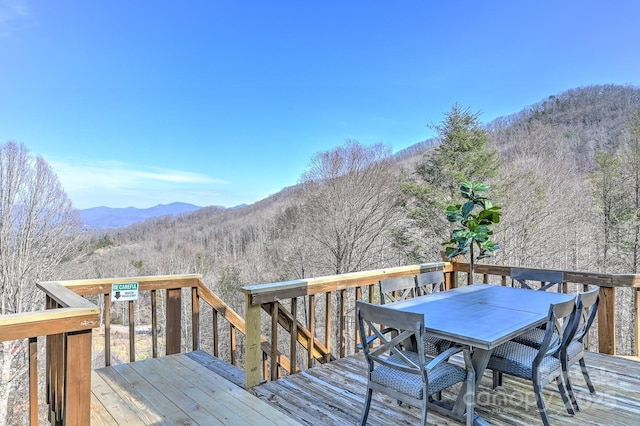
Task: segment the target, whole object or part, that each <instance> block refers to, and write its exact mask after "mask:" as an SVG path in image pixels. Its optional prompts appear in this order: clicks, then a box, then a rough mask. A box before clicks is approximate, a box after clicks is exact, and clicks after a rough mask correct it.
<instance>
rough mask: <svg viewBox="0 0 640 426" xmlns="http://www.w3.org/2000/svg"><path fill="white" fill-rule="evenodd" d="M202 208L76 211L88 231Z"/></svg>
mask: <svg viewBox="0 0 640 426" xmlns="http://www.w3.org/2000/svg"><path fill="white" fill-rule="evenodd" d="M201 208H202V207H200V206H195V205H193V204H188V203H171V204H159V205H157V206H154V207H149V208H148V209H138V208H135V207H126V208H112V207H93V208H90V209H83V210H78V213H79V214H80V218H81V219H82V221H83V222H84V224H85V226H86V227H87V228H88V229H94V230H99V229H108V228H122V227H124V226H128V225H131V224H133V223H137V222H144V221H145V220H147V219H151V218H154V217H160V216H167V215H171V216H178V215H181V214H184V213H191V212H193V211H196V210H199V209H201Z"/></svg>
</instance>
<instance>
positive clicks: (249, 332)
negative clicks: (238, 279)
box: [244, 293, 262, 389]
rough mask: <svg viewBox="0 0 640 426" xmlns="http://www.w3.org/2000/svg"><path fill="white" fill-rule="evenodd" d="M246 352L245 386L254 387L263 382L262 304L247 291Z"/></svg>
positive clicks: (247, 387)
mask: <svg viewBox="0 0 640 426" xmlns="http://www.w3.org/2000/svg"><path fill="white" fill-rule="evenodd" d="M245 313H246V322H245V324H246V354H245V366H244V374H245V387H246V389H249V388H252V387H254V386H256V385H257V384H259V383H260V382H261V378H262V372H261V365H262V364H261V363H262V354H261V353H262V348H261V345H260V330H261V327H260V305H259V304H256V305H254V304H253V303H252V295H251V293H245Z"/></svg>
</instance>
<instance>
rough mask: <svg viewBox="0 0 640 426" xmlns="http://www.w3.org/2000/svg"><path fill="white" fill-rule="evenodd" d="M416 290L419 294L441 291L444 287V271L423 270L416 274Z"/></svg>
mask: <svg viewBox="0 0 640 426" xmlns="http://www.w3.org/2000/svg"><path fill="white" fill-rule="evenodd" d="M415 279H416V291H417V294H418V295H419V296H422V295H425V294H429V293H435V292H438V291H443V290H444V289H445V288H444V272H442V271H432V272H423V273H421V274H418V275H416V277H415Z"/></svg>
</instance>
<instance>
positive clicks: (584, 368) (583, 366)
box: [580, 358, 596, 394]
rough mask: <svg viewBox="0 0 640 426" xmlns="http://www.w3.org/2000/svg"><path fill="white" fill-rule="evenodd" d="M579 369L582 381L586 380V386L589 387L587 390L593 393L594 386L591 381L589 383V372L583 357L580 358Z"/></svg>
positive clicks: (594, 391)
mask: <svg viewBox="0 0 640 426" xmlns="http://www.w3.org/2000/svg"><path fill="white" fill-rule="evenodd" d="M580 369H581V370H582V375H583V376H584V381H585V382H587V387H588V388H589V392H591V393H592V394H595V393H596V388H594V387H593V383H591V378H590V377H589V372H588V371H587V364H586V363H585V362H584V358H580Z"/></svg>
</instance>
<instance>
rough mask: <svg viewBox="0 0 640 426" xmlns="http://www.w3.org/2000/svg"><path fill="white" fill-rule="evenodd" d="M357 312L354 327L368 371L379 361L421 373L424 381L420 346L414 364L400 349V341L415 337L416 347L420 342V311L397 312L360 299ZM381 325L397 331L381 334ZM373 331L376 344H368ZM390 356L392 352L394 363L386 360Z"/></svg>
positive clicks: (423, 363)
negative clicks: (367, 363)
mask: <svg viewBox="0 0 640 426" xmlns="http://www.w3.org/2000/svg"><path fill="white" fill-rule="evenodd" d="M356 309H357V315H358V327H359V329H360V339H361V343H362V348H363V349H364V354H365V357H366V359H367V361H368V362H369V371H372V370H373V368H374V364H376V363H378V364H383V365H386V366H388V367H391V368H394V369H396V370H400V371H405V372H409V373H415V374H420V375H422V377H423V379H424V381H425V382H426V381H427V377H426V369H425V368H424V365H425V356H424V348H422V350H421V349H420V348H418V350H417V351H416V352H417V354H418V358H417V359H418V363H417V364H416V362H415V361H412V360H410V359H409V358H408V357H406V356H405V354H404V353H403V352H405V351H404V350H403V342H405V341H407V339H411V338H412V336H415V341H416V342H417V343H418V346H420V345H421V344H423V343H422V342H423V339H422V335H423V333H424V331H423V330H424V315H423V314H420V313H413V312H404V311H397V310H395V309H390V308H387V307H385V306H383V305H374V304H371V303H367V302H364V301H361V300H358V301H356ZM380 324H385V326H387V327H391V328H393V329H395V330H396V331H397V333H388V334H385V333H383V331H382V326H381V325H380ZM370 334H373V335H375V336H377V337H378V340H379V345H378V346H374V347H370V346H369V344H368V343H367V336H369V335H370ZM390 355H396V357H394V362H389V361H388V358H389V356H390Z"/></svg>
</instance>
